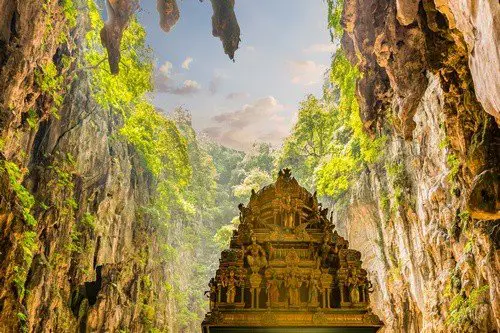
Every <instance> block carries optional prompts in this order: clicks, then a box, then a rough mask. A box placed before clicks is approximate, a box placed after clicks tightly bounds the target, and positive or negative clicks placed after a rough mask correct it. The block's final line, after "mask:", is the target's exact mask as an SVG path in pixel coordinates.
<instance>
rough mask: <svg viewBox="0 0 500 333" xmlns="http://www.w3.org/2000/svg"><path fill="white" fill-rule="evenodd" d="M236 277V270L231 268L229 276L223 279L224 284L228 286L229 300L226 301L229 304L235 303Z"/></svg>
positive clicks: (227, 294)
mask: <svg viewBox="0 0 500 333" xmlns="http://www.w3.org/2000/svg"><path fill="white" fill-rule="evenodd" d="M236 284H237V281H236V278H235V277H234V271H233V270H231V271H229V277H226V278H225V279H224V280H223V281H222V286H223V287H226V288H227V289H226V296H227V301H226V303H228V304H233V303H234V298H235V297H236Z"/></svg>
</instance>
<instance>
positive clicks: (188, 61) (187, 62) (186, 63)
mask: <svg viewBox="0 0 500 333" xmlns="http://www.w3.org/2000/svg"><path fill="white" fill-rule="evenodd" d="M192 62H193V58H191V57H187V58H186V59H185V60H184V61H183V62H182V65H181V67H182V68H184V69H186V70H189V66H190V65H191V63H192Z"/></svg>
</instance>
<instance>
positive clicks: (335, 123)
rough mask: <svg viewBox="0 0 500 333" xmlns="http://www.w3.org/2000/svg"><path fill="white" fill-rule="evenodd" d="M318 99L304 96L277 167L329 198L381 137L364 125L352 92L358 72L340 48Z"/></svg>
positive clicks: (376, 151)
mask: <svg viewBox="0 0 500 333" xmlns="http://www.w3.org/2000/svg"><path fill="white" fill-rule="evenodd" d="M329 74H330V75H329V81H328V82H327V84H326V85H325V89H324V95H323V97H322V98H321V99H318V98H316V97H314V96H308V97H307V99H306V100H305V101H303V102H302V103H301V107H300V109H299V115H298V121H297V123H296V124H295V126H294V128H293V130H292V134H291V135H290V136H289V137H288V138H286V140H285V143H284V146H283V149H282V152H281V154H280V156H279V159H278V162H277V163H278V166H279V167H291V168H292V169H293V170H294V175H296V176H297V177H298V178H299V179H300V180H301V181H302V182H303V183H304V184H305V185H306V186H307V187H309V189H316V190H317V191H318V194H319V195H321V196H327V197H330V198H332V199H333V200H337V199H339V198H341V197H342V195H343V194H345V193H346V191H347V190H348V189H349V188H350V187H351V185H352V184H351V183H352V180H353V178H354V176H355V175H357V174H359V172H360V171H361V170H362V169H363V167H364V166H366V165H368V164H373V163H375V162H377V160H378V159H379V158H380V157H381V156H380V150H381V148H382V147H383V146H384V143H385V137H383V136H380V137H378V138H370V137H369V136H368V135H367V134H366V133H365V131H364V130H363V124H362V122H361V119H360V116H359V106H358V103H357V101H356V97H355V87H356V79H357V77H358V76H359V73H358V71H357V70H356V68H355V67H353V66H352V65H351V64H350V63H349V61H348V60H347V59H346V58H345V55H344V53H343V52H342V51H341V50H339V51H337V53H336V54H335V55H334V56H333V58H332V63H331V67H330V71H329Z"/></svg>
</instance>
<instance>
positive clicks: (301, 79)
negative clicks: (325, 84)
mask: <svg viewBox="0 0 500 333" xmlns="http://www.w3.org/2000/svg"><path fill="white" fill-rule="evenodd" d="M288 67H289V71H290V75H291V77H292V79H291V82H292V83H294V84H302V85H311V84H315V83H318V82H319V81H321V80H322V79H323V76H324V74H325V71H326V70H327V68H328V67H327V66H326V65H322V64H317V63H316V62H314V61H312V60H302V61H289V62H288Z"/></svg>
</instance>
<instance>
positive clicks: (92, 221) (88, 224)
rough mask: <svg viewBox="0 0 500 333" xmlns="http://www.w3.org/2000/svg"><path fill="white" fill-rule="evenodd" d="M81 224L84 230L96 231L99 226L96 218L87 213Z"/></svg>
mask: <svg viewBox="0 0 500 333" xmlns="http://www.w3.org/2000/svg"><path fill="white" fill-rule="evenodd" d="M80 223H81V224H82V226H83V227H84V228H87V229H89V230H91V231H94V230H95V229H96V226H97V222H96V217H95V215H92V214H90V213H88V212H85V213H84V214H83V216H82V219H81V220H80Z"/></svg>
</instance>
